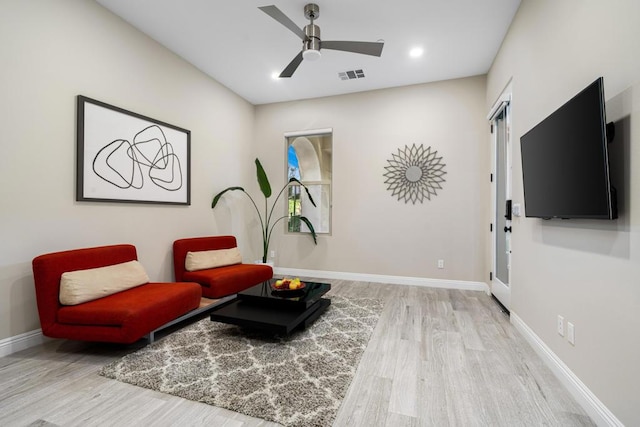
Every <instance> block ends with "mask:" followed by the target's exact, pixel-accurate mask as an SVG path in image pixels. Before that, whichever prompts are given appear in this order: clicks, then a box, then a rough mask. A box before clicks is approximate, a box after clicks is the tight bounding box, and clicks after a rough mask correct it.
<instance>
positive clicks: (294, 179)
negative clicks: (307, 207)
mask: <svg viewBox="0 0 640 427" xmlns="http://www.w3.org/2000/svg"><path fill="white" fill-rule="evenodd" d="M292 182H297V183H298V185H301V186H302V188H304V191H306V192H307V197H308V198H309V201H310V202H311V204H312V205H313V206H314V207H315V206H316V202H314V201H313V197H311V193H309V189H308V188H307V186H306V185H304V184H303V183H301V182H300V181H299V180H297V179H296V178H293V177H291V178H289V184H291V183H292Z"/></svg>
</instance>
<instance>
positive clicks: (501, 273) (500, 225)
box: [491, 99, 511, 309]
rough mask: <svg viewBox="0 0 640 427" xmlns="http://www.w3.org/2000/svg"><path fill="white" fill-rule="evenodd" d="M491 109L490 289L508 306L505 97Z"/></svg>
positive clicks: (508, 148) (508, 163) (508, 173)
mask: <svg viewBox="0 0 640 427" xmlns="http://www.w3.org/2000/svg"><path fill="white" fill-rule="evenodd" d="M492 113H493V114H492V115H491V125H492V133H493V144H492V145H493V154H494V156H493V158H494V170H493V194H494V197H493V201H494V204H493V226H492V230H493V233H492V240H493V242H492V243H493V244H492V247H493V256H492V258H493V269H492V271H493V274H492V280H491V293H492V294H493V295H494V296H495V297H496V298H497V299H498V301H500V303H501V304H502V305H504V306H505V307H506V308H507V309H509V307H510V303H511V288H510V269H511V141H510V109H509V101H508V99H507V100H505V99H502V100H501V101H500V103H499V104H498V105H497V107H494V110H492Z"/></svg>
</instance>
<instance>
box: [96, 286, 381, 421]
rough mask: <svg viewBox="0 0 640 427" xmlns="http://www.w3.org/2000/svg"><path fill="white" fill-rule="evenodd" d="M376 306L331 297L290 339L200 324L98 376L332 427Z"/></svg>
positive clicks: (248, 411) (377, 302) (377, 309)
mask: <svg viewBox="0 0 640 427" xmlns="http://www.w3.org/2000/svg"><path fill="white" fill-rule="evenodd" d="M382 306H383V304H382V301H380V300H375V299H364V298H358V299H355V298H343V297H338V296H332V297H331V306H330V307H329V308H328V309H327V311H326V312H325V313H324V314H323V315H322V316H321V317H320V318H319V319H318V320H316V322H315V323H314V324H313V325H312V326H311V327H309V328H308V329H306V330H304V331H300V332H296V333H293V334H291V335H290V336H288V337H274V336H269V335H265V334H262V333H260V332H255V331H249V330H246V329H241V328H239V327H236V326H231V325H225V324H222V323H217V322H211V321H210V320H209V319H203V320H200V321H199V322H197V323H194V324H193V325H190V326H188V327H186V328H184V329H181V330H179V331H177V332H174V333H173V334H171V335H169V336H167V337H166V338H164V339H162V340H160V341H158V342H156V343H154V344H151V345H149V346H147V347H145V348H143V349H142V350H139V351H137V352H135V353H132V354H130V355H127V356H125V357H123V358H122V359H120V360H118V361H115V362H113V363H111V364H109V365H107V366H105V367H104V368H102V370H101V371H100V375H103V376H105V377H108V378H113V379H116V380H119V381H122V382H126V383H129V384H134V385H137V386H140V387H145V388H150V389H153V390H157V391H160V392H163V393H169V394H173V395H175V396H180V397H183V398H186V399H190V400H195V401H198V402H204V403H208V404H210V405H215V406H218V407H222V408H226V409H230V410H232V411H236V412H240V413H243V414H246V415H250V416H252V417H257V418H262V419H265V420H269V421H274V422H277V423H280V424H282V425H285V426H330V425H331V423H332V422H333V420H334V418H335V416H336V414H337V412H338V408H339V407H340V404H341V402H342V399H343V398H344V396H345V394H346V392H347V389H348V388H349V384H350V383H351V380H352V379H353V376H354V375H355V372H356V369H357V367H358V362H359V361H360V357H361V356H362V353H363V352H364V350H365V348H366V346H367V343H368V342H369V338H370V336H371V333H372V332H373V329H374V328H375V326H376V323H377V321H378V318H379V317H380V313H381V312H382Z"/></svg>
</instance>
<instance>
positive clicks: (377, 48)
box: [320, 41, 384, 56]
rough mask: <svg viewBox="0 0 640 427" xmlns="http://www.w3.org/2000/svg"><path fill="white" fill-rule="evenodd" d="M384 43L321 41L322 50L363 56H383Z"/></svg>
mask: <svg viewBox="0 0 640 427" xmlns="http://www.w3.org/2000/svg"><path fill="white" fill-rule="evenodd" d="M383 47H384V43H382V42H346V41H321V42H320V49H333V50H342V51H345V52H353V53H361V54H363V55H371V56H380V55H382V48H383Z"/></svg>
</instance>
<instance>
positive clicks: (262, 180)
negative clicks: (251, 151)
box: [256, 159, 271, 199]
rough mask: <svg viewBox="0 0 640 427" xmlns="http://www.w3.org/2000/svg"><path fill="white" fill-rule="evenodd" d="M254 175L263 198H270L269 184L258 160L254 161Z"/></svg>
mask: <svg viewBox="0 0 640 427" xmlns="http://www.w3.org/2000/svg"><path fill="white" fill-rule="evenodd" d="M256 175H257V176H258V185H260V191H262V194H264V197H265V198H267V199H268V198H269V197H271V184H269V178H267V173H266V172H265V171H264V168H263V167H262V164H261V163H260V160H258V159H256Z"/></svg>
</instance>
